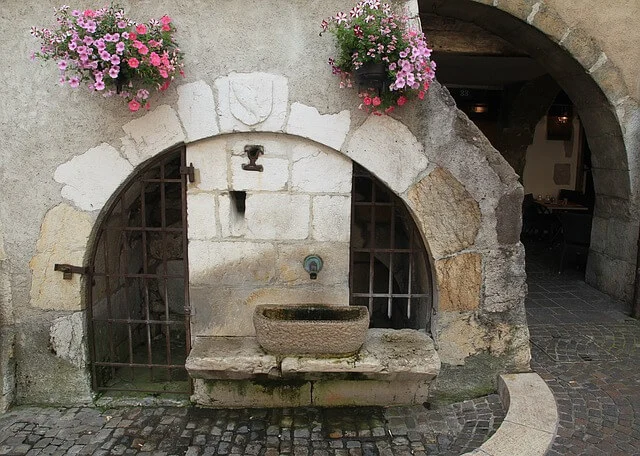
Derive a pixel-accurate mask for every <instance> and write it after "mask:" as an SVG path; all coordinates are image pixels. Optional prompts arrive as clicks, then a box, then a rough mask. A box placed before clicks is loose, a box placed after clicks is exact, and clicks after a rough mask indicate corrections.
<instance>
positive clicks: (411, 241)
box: [407, 228, 415, 318]
mask: <svg viewBox="0 0 640 456" xmlns="http://www.w3.org/2000/svg"><path fill="white" fill-rule="evenodd" d="M414 242H415V230H414V229H413V228H412V229H410V230H409V248H410V249H411V252H409V289H408V290H407V293H408V294H409V297H408V298H407V318H411V298H412V296H411V291H412V290H413V286H412V285H413V251H414V249H415V245H414Z"/></svg>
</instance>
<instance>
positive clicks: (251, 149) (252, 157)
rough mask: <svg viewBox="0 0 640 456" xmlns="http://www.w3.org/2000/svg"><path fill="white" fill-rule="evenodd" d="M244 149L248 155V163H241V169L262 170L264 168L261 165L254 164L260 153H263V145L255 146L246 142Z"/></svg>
mask: <svg viewBox="0 0 640 456" xmlns="http://www.w3.org/2000/svg"><path fill="white" fill-rule="evenodd" d="M244 151H245V152H246V154H247V157H249V163H243V164H242V169H244V170H245V171H259V172H262V171H263V170H264V168H263V167H262V165H256V161H258V158H260V155H264V146H256V145H250V144H247V145H246V146H244Z"/></svg>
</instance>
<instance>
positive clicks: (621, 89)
mask: <svg viewBox="0 0 640 456" xmlns="http://www.w3.org/2000/svg"><path fill="white" fill-rule="evenodd" d="M591 76H592V77H593V79H594V80H595V81H596V82H597V83H598V86H599V87H600V88H601V89H602V91H603V92H604V94H605V96H606V97H607V99H608V100H609V102H611V103H617V102H618V101H620V100H621V99H623V98H624V97H626V96H628V95H629V89H628V88H627V84H626V81H625V79H624V76H623V75H622V72H621V71H620V69H619V68H618V67H617V66H616V65H615V63H613V62H611V61H610V60H606V61H605V62H604V63H603V64H602V65H601V66H600V67H598V68H596V69H594V70H593V71H592V72H591Z"/></svg>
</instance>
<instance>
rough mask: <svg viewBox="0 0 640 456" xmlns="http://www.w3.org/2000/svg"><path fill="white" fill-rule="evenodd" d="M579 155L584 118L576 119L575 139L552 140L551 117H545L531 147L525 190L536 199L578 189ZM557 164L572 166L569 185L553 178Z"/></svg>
mask: <svg viewBox="0 0 640 456" xmlns="http://www.w3.org/2000/svg"><path fill="white" fill-rule="evenodd" d="M579 154H580V121H579V120H578V119H577V118H574V119H573V137H572V139H571V141H549V140H547V117H546V116H545V117H543V118H542V119H541V120H540V122H539V123H538V125H537V126H536V131H535V135H534V138H533V144H531V145H530V146H529V148H528V149H527V161H526V165H525V168H524V175H523V183H524V191H525V193H533V195H534V197H535V198H537V197H538V195H542V197H543V198H544V197H545V196H546V195H550V196H552V197H555V198H557V197H558V193H559V192H560V190H561V189H569V190H575V185H576V175H577V164H578V156H579ZM567 155H570V156H567ZM556 164H570V165H571V179H570V183H569V185H558V184H556V183H555V182H554V181H553V171H554V166H555V165H556Z"/></svg>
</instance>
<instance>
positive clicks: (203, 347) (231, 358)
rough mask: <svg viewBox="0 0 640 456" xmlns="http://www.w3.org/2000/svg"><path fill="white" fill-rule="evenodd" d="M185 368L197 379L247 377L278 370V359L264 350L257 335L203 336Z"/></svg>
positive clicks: (196, 342)
mask: <svg viewBox="0 0 640 456" xmlns="http://www.w3.org/2000/svg"><path fill="white" fill-rule="evenodd" d="M185 367H186V369H187V371H188V372H189V375H191V377H193V378H206V379H216V378H217V379H245V378H253V377H255V376H256V375H268V374H269V373H270V372H271V371H272V370H278V360H277V359H276V357H275V356H273V355H269V354H266V353H265V352H264V351H262V349H261V348H260V346H259V345H258V342H257V341H256V338H255V337H207V336H199V337H196V340H195V342H194V344H193V348H192V349H191V353H190V354H189V356H188V357H187V361H186V365H185Z"/></svg>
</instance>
